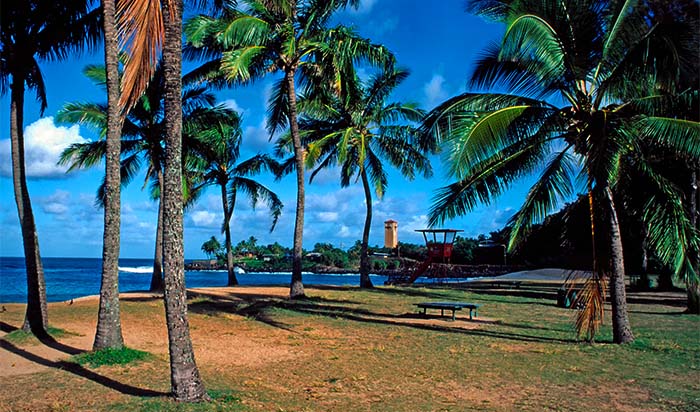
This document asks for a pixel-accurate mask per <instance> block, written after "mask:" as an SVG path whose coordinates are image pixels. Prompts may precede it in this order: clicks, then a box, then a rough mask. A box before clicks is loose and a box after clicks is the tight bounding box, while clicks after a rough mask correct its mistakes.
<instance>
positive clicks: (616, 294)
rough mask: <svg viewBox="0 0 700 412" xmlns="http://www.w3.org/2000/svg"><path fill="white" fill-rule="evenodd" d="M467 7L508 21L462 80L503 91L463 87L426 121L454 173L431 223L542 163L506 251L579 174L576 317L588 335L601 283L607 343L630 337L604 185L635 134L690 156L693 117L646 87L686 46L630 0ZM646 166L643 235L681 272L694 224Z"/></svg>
mask: <svg viewBox="0 0 700 412" xmlns="http://www.w3.org/2000/svg"><path fill="white" fill-rule="evenodd" d="M470 5H471V8H472V9H473V10H474V11H476V12H477V13H480V14H482V15H485V16H488V17H492V18H494V19H496V20H498V21H502V22H505V23H506V32H505V34H504V37H503V40H502V42H501V43H500V44H499V45H496V46H494V47H491V48H490V49H488V50H487V51H486V52H485V56H484V57H483V58H482V59H481V60H480V61H479V62H478V63H477V67H476V69H475V71H474V73H473V75H472V79H471V83H472V85H473V86H475V87H479V88H483V89H486V90H509V94H503V93H465V94H462V95H460V96H457V97H454V98H452V99H449V100H448V101H446V102H445V103H443V104H441V105H440V106H438V107H437V108H436V109H435V110H434V111H433V112H432V113H430V114H429V116H428V117H427V118H426V120H425V127H426V131H427V133H428V134H429V135H431V136H433V137H434V138H437V139H442V140H444V141H445V144H446V145H448V146H450V148H451V149H450V152H449V164H450V172H451V174H452V175H453V176H454V177H455V178H456V179H457V181H456V182H455V183H453V184H451V185H449V186H447V187H445V188H442V189H441V190H440V191H439V192H438V193H437V195H436V197H435V199H434V204H433V207H432V209H431V212H430V221H431V223H433V224H435V223H438V222H441V221H443V220H445V219H447V218H452V217H455V216H457V215H462V214H464V213H467V212H468V211H470V210H472V209H473V208H474V207H475V206H476V204H477V203H478V202H485V203H489V202H490V201H491V200H492V199H493V198H494V197H496V196H498V195H499V194H501V193H502V192H503V191H504V190H506V189H507V188H508V187H509V186H510V185H511V184H512V183H513V182H514V181H515V180H517V179H518V178H520V177H523V176H528V175H531V174H532V173H533V172H536V171H538V170H541V174H540V178H539V180H538V181H537V182H536V183H535V185H534V186H533V187H532V188H531V189H530V191H529V193H528V194H527V196H526V199H525V202H524V204H523V206H522V207H521V209H520V210H519V211H518V212H517V213H516V214H515V215H514V216H513V218H512V219H511V221H510V226H511V239H510V243H509V247H511V248H512V247H514V246H516V242H517V240H518V239H519V237H520V236H521V235H522V234H523V233H525V232H526V231H527V230H528V229H529V228H530V227H531V225H532V224H533V223H534V222H537V221H540V220H542V219H543V218H544V217H545V216H546V215H547V214H548V213H550V212H551V211H553V210H555V208H556V207H557V205H558V204H559V202H560V201H561V200H562V199H565V198H568V197H570V196H571V195H573V194H574V192H575V191H576V188H575V182H574V177H575V175H576V173H577V170H579V169H580V171H579V179H578V181H583V182H585V190H587V192H588V194H589V203H590V213H591V222H592V228H591V230H592V233H593V242H594V245H595V247H594V256H593V262H594V276H593V279H592V281H591V282H589V283H588V284H587V286H586V289H585V290H584V292H586V293H584V294H583V296H584V297H586V310H584V311H581V312H579V318H578V321H577V326H578V329H579V332H581V331H582V330H583V329H586V331H587V333H588V336H589V338H590V339H592V338H593V336H594V334H595V332H596V330H597V328H598V325H599V324H600V321H601V320H602V314H603V311H602V308H603V299H604V291H603V285H604V284H605V281H606V280H607V279H608V278H609V279H610V295H611V302H612V313H613V315H612V321H613V322H612V323H613V340H614V342H616V343H628V342H631V341H632V340H633V339H634V336H633V334H632V330H631V327H630V324H629V318H628V315H627V306H626V296H625V283H624V282H625V280H624V261H623V254H622V252H623V250H622V243H621V238H620V227H619V222H618V218H617V212H616V206H615V201H614V197H613V189H614V187H615V185H616V183H617V181H618V178H619V176H620V159H622V158H624V157H628V156H630V155H631V154H633V153H638V152H639V147H640V145H639V142H640V140H641V141H644V142H646V143H647V144H650V145H653V146H663V147H668V148H670V149H671V150H675V151H678V152H681V153H687V154H688V155H691V156H693V157H697V156H700V141H699V139H698V131H699V130H700V129H699V127H700V125H698V123H696V122H692V121H687V120H683V119H677V118H670V117H664V116H663V115H660V114H659V113H660V112H659V111H658V110H653V109H654V107H655V106H656V107H658V105H662V104H663V103H664V101H665V99H666V98H665V97H664V96H660V95H659V93H657V92H656V90H658V89H659V87H660V85H663V86H664V88H672V85H673V84H674V82H675V81H676V75H677V73H679V70H678V66H679V65H680V64H682V63H683V60H682V59H681V60H680V61H679V60H678V59H677V58H676V57H678V56H683V57H684V56H685V55H684V54H683V52H684V51H685V50H687V49H688V47H686V46H685V45H683V44H682V42H681V41H682V36H676V37H673V36H669V35H667V33H665V32H663V31H658V27H659V26H657V25H655V24H654V16H653V14H649V13H645V10H644V8H643V7H642V6H638V5H636V4H632V2H619V1H612V2H608V1H596V0H588V1H576V2H554V1H545V2H540V3H530V2H527V3H520V2H517V3H516V2H511V1H493V0H481V1H473V2H471V4H470ZM553 102H556V103H560V102H561V103H562V104H561V105H559V104H555V103H553ZM639 158H640V159H643V157H642V156H640V157H639ZM543 163H544V167H542V164H543ZM644 164H645V163H644V162H640V163H639V166H638V169H639V170H640V171H641V172H644V173H645V174H646V176H647V177H648V180H649V181H650V182H653V183H654V185H655V187H656V193H655V197H654V200H655V202H654V203H651V202H650V203H649V204H648V206H649V207H650V209H649V211H648V212H647V213H646V214H645V215H646V219H647V225H648V226H649V227H650V228H649V233H650V234H652V236H651V237H650V242H651V244H652V246H654V247H655V248H656V249H657V251H659V254H660V255H661V256H663V257H664V259H665V260H668V261H673V263H674V265H675V268H676V270H677V271H684V270H686V269H687V268H689V259H688V253H687V252H688V247H689V244H690V243H692V242H693V238H694V237H693V233H692V228H691V227H690V225H689V224H688V221H687V218H686V215H685V213H684V211H683V210H682V207H681V209H679V208H678V206H679V204H680V203H679V202H666V201H667V200H669V199H671V198H674V197H676V198H677V195H678V193H677V192H676V191H674V190H673V188H672V187H670V186H665V185H664V181H663V180H661V179H658V178H657V176H656V175H654V174H653V173H652V172H651V171H650V169H648V168H644ZM661 205H664V206H666V208H662V207H660V206H661ZM681 206H682V205H681ZM674 242H677V243H674ZM671 245H673V246H671ZM678 245H681V247H678Z"/></svg>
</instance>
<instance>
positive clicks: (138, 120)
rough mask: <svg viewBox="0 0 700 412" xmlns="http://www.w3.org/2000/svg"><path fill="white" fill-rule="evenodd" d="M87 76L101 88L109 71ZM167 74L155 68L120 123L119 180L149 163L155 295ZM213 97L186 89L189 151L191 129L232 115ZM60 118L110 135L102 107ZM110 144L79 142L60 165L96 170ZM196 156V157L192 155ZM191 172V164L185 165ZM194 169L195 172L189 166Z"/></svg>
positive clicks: (92, 69)
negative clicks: (154, 214)
mask: <svg viewBox="0 0 700 412" xmlns="http://www.w3.org/2000/svg"><path fill="white" fill-rule="evenodd" d="M84 73H85V75H86V76H87V77H88V78H90V79H91V80H93V82H94V83H95V84H97V85H104V84H105V70H104V67H102V66H94V65H91V66H87V67H86V68H85V70H84ZM164 87H165V82H164V72H163V69H162V68H160V67H159V68H157V70H156V72H155V73H154V77H153V80H152V81H151V82H150V83H149V85H148V88H147V89H146V91H145V93H144V94H143V96H141V98H140V99H139V100H138V102H137V104H136V105H135V106H134V107H133V108H132V109H131V110H130V111H129V112H128V113H127V115H126V117H125V119H124V120H123V123H122V128H121V134H122V136H123V139H122V141H121V148H122V150H121V156H122V161H121V181H122V184H128V183H129V182H131V180H132V179H133V178H134V176H135V175H136V173H137V171H138V170H139V168H140V167H141V165H142V164H143V163H146V164H147V171H146V181H145V182H144V187H145V186H146V185H147V184H149V182H150V186H151V197H152V198H154V199H156V200H158V224H157V227H156V243H155V253H154V259H153V275H152V277H151V285H150V291H151V292H162V291H163V272H162V264H163V207H162V206H163V202H162V198H161V195H162V191H161V190H160V188H162V187H163V168H164V163H165V151H164V148H163V141H164V139H165V125H164V114H163V96H164V93H165V91H164ZM214 100H215V97H214V95H213V94H212V93H210V92H209V91H208V90H207V88H206V87H205V86H188V87H186V88H185V89H184V91H183V93H182V104H183V110H184V113H183V118H184V124H185V131H186V133H185V149H186V152H187V153H190V152H191V151H192V150H194V147H193V145H194V142H195V139H194V135H193V130H195V129H198V128H201V127H202V125H207V124H210V123H211V122H217V121H221V120H222V119H225V118H226V117H227V116H229V115H230V111H229V110H228V109H226V108H224V107H221V106H214ZM56 120H57V121H59V122H65V123H80V124H83V125H86V126H88V127H91V128H93V129H95V130H97V131H98V132H99V133H100V136H103V137H104V136H106V134H107V133H108V132H109V129H108V128H107V106H105V105H104V104H101V103H89V102H77V103H67V104H65V105H64V107H63V108H62V109H61V110H59V112H58V113H57V114H56ZM105 153H106V141H105V140H98V141H95V142H89V143H76V144H73V145H71V146H69V147H68V148H66V150H64V151H63V153H62V154H61V158H60V162H61V163H62V164H69V165H70V168H69V170H74V169H76V168H88V167H92V166H95V165H96V164H98V163H99V162H100V161H102V159H104V158H105ZM193 154H194V153H193ZM183 168H184V170H185V171H186V170H188V162H187V161H186V162H184V163H183ZM190 169H192V168H191V167H190ZM191 176H192V175H191V174H185V177H186V178H185V179H184V180H183V190H185V194H186V196H185V204H186V205H192V204H193V203H194V201H195V200H196V199H197V196H198V195H199V192H198V189H196V186H201V185H198V184H197V183H194V182H192V179H188V178H187V177H191ZM105 186H106V179H105V183H103V184H102V185H101V186H100V187H99V189H98V191H97V192H98V195H97V203H98V204H100V205H102V206H104V205H105V204H106V201H105V193H106V190H105Z"/></svg>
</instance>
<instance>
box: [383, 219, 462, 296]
mask: <svg viewBox="0 0 700 412" xmlns="http://www.w3.org/2000/svg"><path fill="white" fill-rule="evenodd" d="M416 232H421V233H422V234H423V239H425V246H426V247H427V248H428V257H427V258H426V259H425V261H424V262H423V263H421V264H420V265H418V267H416V268H415V269H414V270H413V273H411V275H410V276H409V277H408V279H405V278H404V279H401V280H405V283H413V282H415V280H416V279H418V278H419V277H421V276H422V275H423V274H424V273H425V272H427V271H428V269H430V267H431V266H432V264H433V263H450V259H451V258H452V247H453V245H454V241H455V237H456V236H457V233H459V232H463V231H462V230H457V229H419V230H416ZM397 280H399V279H397ZM391 283H398V282H391ZM401 283H404V282H401Z"/></svg>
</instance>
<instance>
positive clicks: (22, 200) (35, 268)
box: [10, 73, 48, 338]
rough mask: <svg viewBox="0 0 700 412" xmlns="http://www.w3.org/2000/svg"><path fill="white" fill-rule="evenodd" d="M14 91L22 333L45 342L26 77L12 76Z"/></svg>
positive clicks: (45, 317)
mask: <svg viewBox="0 0 700 412" xmlns="http://www.w3.org/2000/svg"><path fill="white" fill-rule="evenodd" d="M11 88H12V91H11V101H10V141H11V145H12V183H13V186H14V191H15V203H16V204H17V215H18V217H19V223H20V226H21V229H22V244H23V246H24V264H25V266H26V268H27V312H26V313H25V316H24V323H23V325H22V330H24V331H27V332H32V333H33V334H34V335H36V336H38V337H40V338H43V337H46V336H48V334H47V332H46V328H47V327H48V312H47V309H46V283H45V281H44V267H43V265H42V263H41V254H40V253H39V237H38V234H37V232H36V225H35V223H34V213H33V212H32V203H31V200H30V198H29V191H28V189H27V176H26V172H25V166H24V131H23V129H22V127H23V122H24V77H22V76H21V75H17V74H16V73H13V74H12V85H11Z"/></svg>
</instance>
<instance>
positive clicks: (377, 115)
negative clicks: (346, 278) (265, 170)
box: [299, 69, 432, 288]
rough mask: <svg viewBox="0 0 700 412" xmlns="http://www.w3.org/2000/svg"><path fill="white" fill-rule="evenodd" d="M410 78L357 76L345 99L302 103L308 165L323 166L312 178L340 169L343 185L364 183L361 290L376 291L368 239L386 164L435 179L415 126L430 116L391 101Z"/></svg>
mask: <svg viewBox="0 0 700 412" xmlns="http://www.w3.org/2000/svg"><path fill="white" fill-rule="evenodd" d="M407 76H408V71H406V70H401V69H390V70H387V71H383V72H381V73H380V74H378V75H376V76H373V77H372V78H370V79H369V81H367V82H366V83H362V82H360V81H359V79H358V78H357V77H355V78H354V84H353V82H348V84H349V85H351V86H352V87H349V88H346V89H345V92H344V93H343V94H341V95H340V96H337V97H336V96H335V95H334V94H332V93H319V94H318V96H316V98H315V99H314V98H311V99H308V100H307V99H303V100H301V101H300V107H302V108H303V110H304V111H305V112H306V113H307V115H305V116H304V117H302V118H301V120H300V122H299V125H300V129H301V130H302V131H303V133H304V140H305V142H307V144H308V150H307V156H306V163H307V165H309V167H313V165H314V164H318V167H317V168H316V170H314V172H313V173H312V174H311V179H313V177H314V176H315V174H316V173H318V172H319V171H320V170H321V169H323V168H327V167H330V166H334V165H339V166H340V170H341V176H340V184H341V186H342V187H347V186H349V185H350V183H351V181H352V180H355V181H357V180H358V179H359V180H360V181H361V182H362V188H363V190H364V194H365V205H366V210H367V212H366V215H365V224H364V229H363V231H362V243H361V248H360V286H361V287H363V288H370V287H372V286H373V285H372V281H371V280H370V277H369V271H370V265H369V255H368V252H367V251H368V246H369V234H370V228H371V225H372V188H374V192H375V193H376V195H377V197H379V198H381V197H382V196H383V195H384V193H385V191H386V188H387V185H388V178H387V173H386V170H385V168H384V165H383V164H382V162H383V160H386V161H388V162H389V163H390V164H391V165H393V166H394V167H396V168H398V169H399V170H400V171H401V173H402V174H403V175H404V176H405V177H407V178H408V179H413V178H414V177H415V173H416V171H418V172H421V173H422V174H423V175H424V176H425V177H430V176H431V175H432V168H431V167H430V161H429V160H428V158H427V157H426V156H425V154H424V152H430V151H431V149H432V148H430V147H425V142H420V141H419V139H418V138H419V136H420V133H419V132H418V130H417V129H416V128H415V127H414V126H412V125H411V124H410V122H420V121H421V120H422V119H423V116H424V115H425V113H424V112H423V111H422V110H420V109H418V108H417V107H416V105H415V104H404V103H399V102H388V101H387V99H388V98H389V95H390V94H391V92H392V91H393V90H394V89H395V88H396V87H397V86H398V85H399V84H400V83H401V82H402V81H403V80H404V79H405V78H406V77H407Z"/></svg>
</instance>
